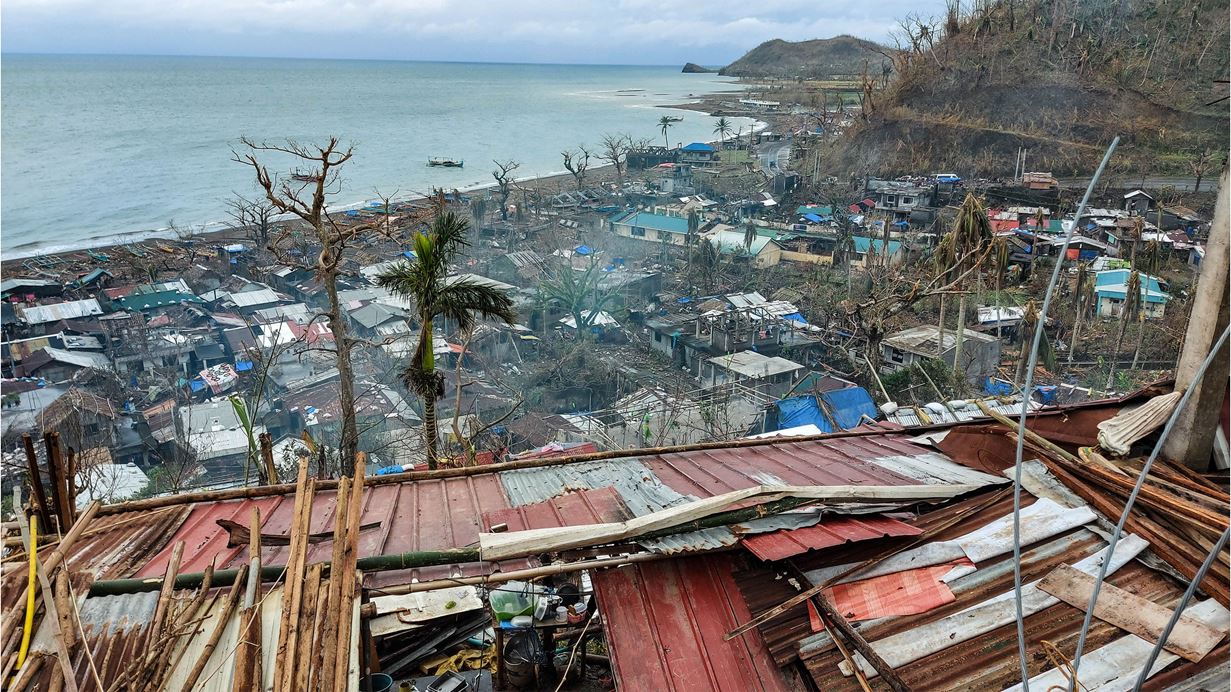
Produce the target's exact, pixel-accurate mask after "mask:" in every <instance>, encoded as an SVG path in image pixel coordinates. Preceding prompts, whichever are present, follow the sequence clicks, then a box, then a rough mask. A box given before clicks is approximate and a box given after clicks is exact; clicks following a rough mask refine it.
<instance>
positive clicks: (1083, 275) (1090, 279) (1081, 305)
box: [1065, 262, 1094, 367]
mask: <svg viewBox="0 0 1231 692" xmlns="http://www.w3.org/2000/svg"><path fill="white" fill-rule="evenodd" d="M1093 293H1094V272H1092V271H1090V264H1089V263H1088V262H1082V263H1080V264H1078V265H1077V281H1076V283H1075V285H1074V288H1073V336H1072V338H1070V339H1069V355H1068V356H1067V357H1066V358H1065V365H1067V366H1070V367H1071V366H1072V365H1073V354H1074V353H1076V352H1077V343H1078V340H1079V339H1080V338H1081V320H1082V318H1083V317H1084V316H1085V314H1086V313H1087V312H1089V310H1090V298H1091V296H1092V295H1093Z"/></svg>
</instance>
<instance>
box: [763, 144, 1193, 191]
mask: <svg viewBox="0 0 1231 692" xmlns="http://www.w3.org/2000/svg"><path fill="white" fill-rule="evenodd" d="M757 158H758V159H760V160H761V170H763V171H765V172H766V173H773V172H775V171H778V170H781V169H783V168H786V167H787V166H788V165H790V161H791V140H789V139H784V140H782V141H780V142H763V143H761V144H758V145H757ZM1203 187H1204V185H1203Z"/></svg>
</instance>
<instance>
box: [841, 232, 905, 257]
mask: <svg viewBox="0 0 1231 692" xmlns="http://www.w3.org/2000/svg"><path fill="white" fill-rule="evenodd" d="M852 240H854V241H855V252H859V253H866V252H868V248H872V252H875V253H876V254H878V255H883V254H885V241H883V240H880V239H875V240H874V239H872V238H865V237H864V236H861V235H857V236H855V237H854V238H852ZM901 249H902V243H900V242H898V241H896V240H891V241H889V254H890V255H896V254H898V251H899V250H901Z"/></svg>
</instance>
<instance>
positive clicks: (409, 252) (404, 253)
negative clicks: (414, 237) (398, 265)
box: [402, 250, 415, 260]
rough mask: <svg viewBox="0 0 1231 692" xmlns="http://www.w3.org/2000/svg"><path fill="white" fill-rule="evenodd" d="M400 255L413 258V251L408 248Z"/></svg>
mask: <svg viewBox="0 0 1231 692" xmlns="http://www.w3.org/2000/svg"><path fill="white" fill-rule="evenodd" d="M402 256H403V257H405V258H406V259H409V260H412V259H414V258H415V253H413V252H411V251H410V250H407V251H406V252H403V253H402Z"/></svg>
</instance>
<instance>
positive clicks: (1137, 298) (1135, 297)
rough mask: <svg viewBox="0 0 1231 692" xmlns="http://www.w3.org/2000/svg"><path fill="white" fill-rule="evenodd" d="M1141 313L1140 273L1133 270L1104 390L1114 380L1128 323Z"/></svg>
mask: <svg viewBox="0 0 1231 692" xmlns="http://www.w3.org/2000/svg"><path fill="white" fill-rule="evenodd" d="M1140 313H1141V273H1140V272H1138V271H1137V270H1136V269H1133V271H1132V273H1131V274H1129V275H1128V283H1127V284H1125V286H1124V304H1123V305H1122V306H1121V307H1120V328H1119V329H1118V330H1116V348H1115V350H1113V351H1112V352H1111V367H1110V368H1108V369H1107V383H1106V384H1105V385H1103V388H1104V389H1107V390H1110V389H1111V387H1112V385H1113V384H1114V383H1115V380H1116V360H1117V359H1118V358H1119V357H1120V347H1121V346H1123V345H1124V332H1125V331H1126V330H1127V329H1128V323H1129V322H1135V321H1136V320H1137V319H1138V318H1139V316H1140Z"/></svg>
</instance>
